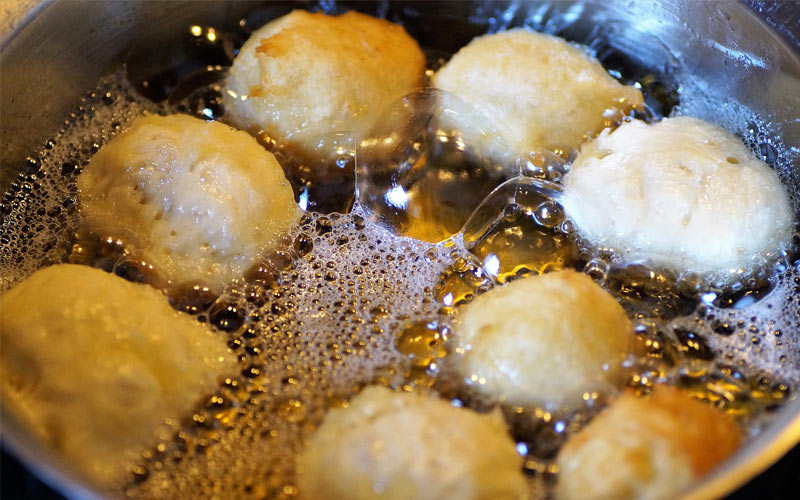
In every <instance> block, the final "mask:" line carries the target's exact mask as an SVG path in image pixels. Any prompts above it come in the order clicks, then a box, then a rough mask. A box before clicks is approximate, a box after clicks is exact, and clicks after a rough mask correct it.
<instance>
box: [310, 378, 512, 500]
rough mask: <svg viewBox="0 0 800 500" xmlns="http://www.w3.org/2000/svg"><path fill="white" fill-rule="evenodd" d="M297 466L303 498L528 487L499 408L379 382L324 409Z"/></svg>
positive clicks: (451, 495)
mask: <svg viewBox="0 0 800 500" xmlns="http://www.w3.org/2000/svg"><path fill="white" fill-rule="evenodd" d="M299 466H300V476H299V480H298V486H299V492H300V495H301V496H302V497H303V498H307V499H317V498H326V499H328V500H338V499H342V500H344V499H359V500H366V499H370V498H374V499H384V500H394V499H396V500H405V499H408V498H414V499H417V500H426V499H428V500H447V499H453V500H455V499H458V500H490V499H491V500H495V499H496V500H512V499H522V498H527V497H526V493H527V491H528V489H527V484H526V481H525V478H524V476H523V474H522V469H521V467H522V459H521V457H520V456H519V455H518V454H517V452H516V449H515V446H514V442H513V441H512V440H511V438H510V437H509V436H508V434H507V431H506V427H505V423H504V421H503V418H502V417H501V416H500V414H499V413H492V414H479V413H475V412H473V411H471V410H468V409H465V408H456V407H454V406H452V405H451V404H450V403H448V402H447V401H443V400H441V399H437V398H436V397H435V396H433V395H429V394H419V393H395V392H393V391H391V390H389V389H386V388H384V387H378V386H371V387H368V388H366V389H364V391H362V392H361V394H359V395H358V396H356V397H355V398H353V399H352V400H351V401H350V403H349V406H348V407H347V408H344V409H334V410H331V411H330V412H329V413H328V415H327V416H326V417H325V420H324V422H323V423H322V425H321V426H320V427H319V429H317V431H316V433H315V434H314V435H313V436H312V437H311V440H310V442H309V443H308V444H307V446H306V449H305V451H304V452H303V454H302V455H301V457H300V461H299Z"/></svg>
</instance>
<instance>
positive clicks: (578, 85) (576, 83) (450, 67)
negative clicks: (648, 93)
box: [433, 29, 643, 158]
mask: <svg viewBox="0 0 800 500" xmlns="http://www.w3.org/2000/svg"><path fill="white" fill-rule="evenodd" d="M433 84H434V86H435V87H437V88H440V89H442V90H446V91H448V92H450V93H452V94H455V95H456V96H458V97H460V98H461V99H463V100H466V101H467V102H469V103H471V104H472V105H473V106H475V107H476V108H478V109H479V110H481V111H482V112H483V114H485V115H486V117H487V118H488V119H489V120H491V121H492V122H493V127H494V128H496V129H497V130H499V131H500V132H499V134H500V136H501V139H502V140H503V141H504V142H505V147H507V150H506V151H504V152H503V153H504V154H506V155H508V154H510V155H513V156H515V157H522V158H524V157H527V155H528V154H529V153H531V152H534V151H541V150H543V149H548V150H553V151H556V152H560V153H562V154H564V155H568V154H569V153H570V152H572V151H573V150H575V149H577V148H578V147H579V146H580V144H581V143H582V142H583V141H584V140H586V138H587V137H592V136H594V135H596V134H597V133H599V132H600V131H601V130H603V128H605V127H608V126H610V125H613V124H615V123H616V122H618V121H619V120H620V119H621V118H622V116H623V115H625V114H628V113H629V112H630V110H632V109H638V108H641V106H642V104H643V98H642V93H641V92H640V91H639V90H638V89H635V88H633V87H629V86H625V85H622V84H621V83H619V82H618V81H616V80H615V79H614V78H612V77H611V76H610V75H609V74H608V72H607V71H606V70H605V69H604V68H603V66H601V65H600V63H599V62H598V61H597V60H596V59H594V58H593V57H591V56H589V55H588V54H587V53H586V52H585V51H584V50H582V49H581V48H579V47H578V46H576V45H573V44H571V43H569V42H567V41H566V40H562V39H561V38H558V37H555V36H550V35H545V34H542V33H536V32H533V31H527V30H525V29H513V30H509V31H504V32H501V33H496V34H492V35H485V36H481V37H478V38H475V39H474V40H472V42H470V43H469V45H467V46H466V47H464V48H462V49H461V50H459V51H458V53H456V55H454V56H453V58H452V59H450V61H449V62H448V63H447V64H445V65H444V66H443V67H442V68H441V69H440V70H439V71H438V72H437V73H436V75H434V78H433ZM445 107H446V103H445ZM479 116H480V115H478V114H474V115H465V116H464V117H463V118H462V121H461V122H460V123H457V124H456V126H457V127H458V128H459V129H461V130H462V131H463V133H464V134H465V136H466V140H467V143H474V142H476V141H477V142H478V143H481V142H487V141H489V140H491V139H492V138H491V137H486V136H484V134H482V133H481V132H479V131H482V130H483V129H484V128H486V124H485V123H483V120H484V119H483V118H479ZM473 120H477V121H473ZM490 135H493V134H490ZM487 147H489V146H487ZM491 147H494V146H491ZM492 154H493V156H498V153H497V152H495V153H492Z"/></svg>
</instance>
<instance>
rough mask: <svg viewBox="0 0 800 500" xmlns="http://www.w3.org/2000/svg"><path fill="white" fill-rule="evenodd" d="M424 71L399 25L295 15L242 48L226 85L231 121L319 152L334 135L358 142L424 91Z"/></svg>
mask: <svg viewBox="0 0 800 500" xmlns="http://www.w3.org/2000/svg"><path fill="white" fill-rule="evenodd" d="M424 71H425V56H424V55H423V53H422V51H421V50H420V48H419V46H418V45H417V42H416V41H414V39H412V38H411V37H410V36H408V34H407V33H406V32H405V30H404V29H403V28H402V27H401V26H398V25H396V24H392V23H390V22H388V21H384V20H383V19H377V18H374V17H371V16H367V15H364V14H360V13H358V12H353V11H351V12H347V13H346V14H342V15H340V16H328V15H325V14H322V13H315V14H312V13H310V12H306V11H301V10H295V11H293V12H291V13H290V14H288V15H286V16H283V17H281V18H278V19H276V20H274V21H272V22H270V23H268V24H266V25H265V26H263V27H262V28H260V29H258V30H257V31H256V32H255V33H253V35H252V36H251V37H250V39H249V40H248V41H247V42H246V43H245V44H244V46H242V49H241V50H240V51H239V55H238V56H237V57H236V60H235V61H234V62H233V66H232V67H231V70H230V75H229V77H228V80H227V89H226V92H225V95H224V103H225V107H226V110H227V113H228V115H226V118H227V117H230V119H232V120H233V121H234V122H235V123H236V124H237V125H238V126H240V127H241V128H245V129H248V130H251V131H257V130H263V131H264V132H266V133H267V135H269V136H270V137H273V138H275V139H277V140H278V141H279V142H285V143H290V144H292V145H294V146H296V147H299V148H300V150H301V151H303V152H306V153H308V152H314V151H315V150H316V148H317V143H318V142H319V140H320V137H321V136H325V135H326V134H330V133H332V132H334V131H338V132H342V131H349V132H355V133H356V135H357V136H360V135H361V133H363V132H364V131H365V130H366V129H367V128H369V127H370V126H371V125H372V124H373V122H374V121H375V120H376V119H377V117H378V116H380V113H381V112H383V110H384V109H385V108H386V107H388V106H389V104H390V103H392V102H393V101H395V100H397V99H399V98H401V97H403V96H404V95H405V94H407V93H409V92H411V91H412V90H414V89H416V88H418V87H420V86H421V85H422V82H423V76H424ZM321 153H322V152H321Z"/></svg>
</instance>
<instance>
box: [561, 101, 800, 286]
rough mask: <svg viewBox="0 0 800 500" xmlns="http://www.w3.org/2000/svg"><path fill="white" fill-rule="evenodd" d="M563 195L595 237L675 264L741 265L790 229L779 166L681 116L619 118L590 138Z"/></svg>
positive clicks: (723, 268)
mask: <svg viewBox="0 0 800 500" xmlns="http://www.w3.org/2000/svg"><path fill="white" fill-rule="evenodd" d="M562 203H563V205H564V208H565V209H566V212H567V214H568V215H569V217H570V218H572V220H573V221H574V222H575V224H576V226H577V227H578V231H579V232H580V233H581V234H582V235H583V236H584V237H585V238H587V239H588V240H589V241H591V242H592V243H594V244H596V245H599V246H604V247H610V248H613V249H614V250H615V251H616V252H617V253H618V254H619V255H621V256H622V257H623V258H624V259H625V260H629V261H633V260H638V259H646V260H648V261H650V262H651V263H652V264H655V265H657V266H661V267H664V268H668V269H672V270H675V271H678V272H680V271H693V272H697V273H708V272H717V273H722V274H723V275H724V274H726V273H729V272H731V271H735V270H738V269H740V268H743V269H746V268H748V267H752V266H753V265H754V263H757V262H758V260H759V259H763V256H764V254H765V253H766V252H769V251H773V252H775V251H778V250H781V249H782V248H784V247H785V246H787V245H788V242H789V240H790V239H791V235H792V219H793V215H792V207H791V204H790V202H789V198H788V195H787V193H786V190H785V189H784V188H783V186H782V185H781V182H780V180H779V179H778V176H777V174H776V173H775V172H774V171H773V170H772V169H770V168H769V166H767V165H766V164H765V163H764V162H762V161H760V160H758V159H756V158H755V157H754V156H753V154H752V153H751V152H750V151H749V150H748V149H747V148H746V147H745V146H744V144H742V143H741V141H739V140H738V139H737V138H736V137H734V136H732V135H731V134H729V133H728V132H726V131H725V130H723V129H721V128H719V127H717V126H714V125H711V124H709V123H706V122H704V121H702V120H698V119H697V118H690V117H686V116H681V117H677V118H665V119H664V120H662V121H660V122H658V123H655V124H653V125H648V124H645V123H643V122H640V121H632V122H630V123H624V124H622V125H621V126H620V127H619V128H618V129H616V130H615V131H613V132H611V133H606V132H604V133H603V134H601V135H600V137H598V138H597V139H595V140H594V141H592V142H590V143H588V144H586V145H585V146H584V147H583V148H581V151H580V153H579V154H578V156H577V158H576V159H575V161H574V162H573V164H572V166H571V167H570V171H569V173H568V174H567V175H566V177H565V179H564V197H563V200H562Z"/></svg>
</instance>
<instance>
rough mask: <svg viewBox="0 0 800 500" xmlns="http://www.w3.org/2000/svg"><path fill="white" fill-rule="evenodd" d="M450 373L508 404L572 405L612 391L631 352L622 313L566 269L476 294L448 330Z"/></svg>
mask: <svg viewBox="0 0 800 500" xmlns="http://www.w3.org/2000/svg"><path fill="white" fill-rule="evenodd" d="M453 334H454V336H455V341H456V345H457V354H458V356H457V357H456V359H457V368H458V370H459V371H460V373H461V374H462V375H463V376H464V377H466V378H468V379H469V380H470V381H471V382H472V385H473V387H474V388H475V389H477V390H478V391H480V392H482V393H484V394H487V395H489V396H492V397H495V398H498V399H499V400H501V401H505V402H508V403H510V404H535V405H539V406H545V407H547V408H551V409H558V408H563V407H574V406H576V405H579V404H580V402H581V399H582V397H583V394H584V393H591V392H595V391H604V390H608V389H610V388H612V386H613V384H614V382H615V381H616V378H617V374H618V371H619V367H620V363H621V361H622V360H623V358H624V357H625V356H626V355H628V354H630V353H631V352H633V351H634V350H635V349H636V340H635V335H634V332H633V327H632V325H631V323H630V321H629V320H628V317H627V316H626V315H625V312H624V311H623V310H622V307H621V306H620V305H619V304H618V303H617V302H616V301H615V300H614V298H613V297H611V295H609V294H608V293H607V292H606V291H605V290H603V289H602V288H601V287H600V286H599V285H597V284H596V283H595V282H594V281H592V279H591V278H589V277H588V276H586V275H585V274H581V273H578V272H575V271H572V270H564V271H556V272H552V273H547V274H543V275H540V276H530V277H526V278H523V279H520V280H516V281H512V282H511V283H508V284H506V285H504V286H502V287H498V288H494V289H492V290H490V291H488V292H486V293H484V294H483V295H479V296H478V297H476V298H475V300H473V301H472V302H470V303H469V304H467V305H466V306H464V308H463V309H462V310H461V312H460V314H459V317H458V322H457V324H456V325H455V327H454V329H453Z"/></svg>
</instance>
